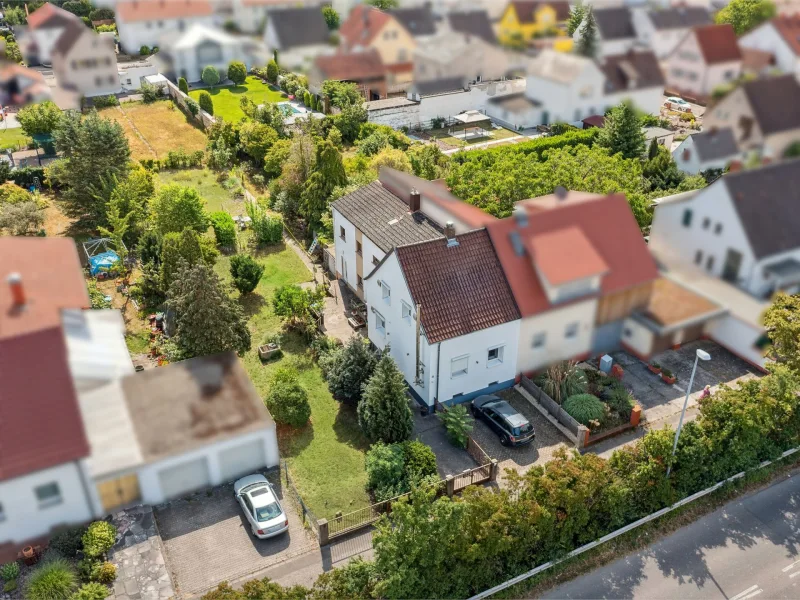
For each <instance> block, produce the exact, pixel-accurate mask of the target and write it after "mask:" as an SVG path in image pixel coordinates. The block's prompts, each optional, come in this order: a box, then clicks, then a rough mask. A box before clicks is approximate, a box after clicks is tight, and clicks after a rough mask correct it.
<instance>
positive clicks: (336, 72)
mask: <svg viewBox="0 0 800 600" xmlns="http://www.w3.org/2000/svg"><path fill="white" fill-rule="evenodd" d="M314 65H315V66H316V67H317V68H318V69H319V70H320V71H321V72H322V74H323V76H324V78H325V79H334V80H339V81H343V80H346V81H364V80H370V79H382V78H384V77H385V76H386V69H385V67H384V66H383V61H382V60H381V55H380V54H379V53H378V51H377V50H375V49H374V48H372V49H370V50H367V51H364V52H348V53H344V54H332V55H329V56H317V57H316V58H315V59H314Z"/></svg>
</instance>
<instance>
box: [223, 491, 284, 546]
mask: <svg viewBox="0 0 800 600" xmlns="http://www.w3.org/2000/svg"><path fill="white" fill-rule="evenodd" d="M233 495H234V496H235V497H236V499H237V500H238V501H239V504H240V505H241V506H242V510H243V511H244V515H245V516H246V517H247V521H248V522H249V523H250V529H252V531H253V535H254V536H256V537H257V538H260V539H262V540H263V539H266V538H271V537H274V536H276V535H280V534H282V533H283V532H284V531H286V530H287V529H289V519H288V517H287V516H286V513H285V512H283V507H282V506H281V503H280V502H278V497H277V495H276V494H275V490H274V489H273V488H272V484H271V483H270V482H269V481H267V478H266V477H264V476H263V475H248V476H247V477H242V478H241V479H238V480H236V482H235V483H234V484H233Z"/></svg>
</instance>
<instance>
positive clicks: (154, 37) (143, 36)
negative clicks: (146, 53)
mask: <svg viewBox="0 0 800 600" xmlns="http://www.w3.org/2000/svg"><path fill="white" fill-rule="evenodd" d="M215 23H216V17H215V16H214V15H207V16H191V15H189V16H185V17H182V18H180V19H160V20H152V21H151V20H147V21H127V22H126V21H125V20H123V19H120V16H119V14H117V33H118V34H119V43H120V46H122V49H123V50H124V51H125V52H126V53H128V54H139V49H140V48H141V47H142V46H147V47H148V48H152V47H153V46H161V45H162V44H163V43H164V42H165V41H169V40H171V39H176V38H178V37H180V36H181V35H183V33H184V32H185V31H188V30H189V28H190V27H191V26H192V25H196V24H199V25H208V26H212V25H214V24H215Z"/></svg>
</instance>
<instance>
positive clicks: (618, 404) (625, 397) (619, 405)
mask: <svg viewBox="0 0 800 600" xmlns="http://www.w3.org/2000/svg"><path fill="white" fill-rule="evenodd" d="M606 404H608V407H609V408H610V409H611V410H613V411H616V412H617V414H619V416H620V417H622V418H623V419H630V418H631V412H632V411H633V407H634V406H636V400H635V399H634V397H633V394H631V393H630V392H629V391H628V390H626V389H625V388H623V387H619V388H616V389H613V390H612V392H611V394H610V395H609V397H608V400H606Z"/></svg>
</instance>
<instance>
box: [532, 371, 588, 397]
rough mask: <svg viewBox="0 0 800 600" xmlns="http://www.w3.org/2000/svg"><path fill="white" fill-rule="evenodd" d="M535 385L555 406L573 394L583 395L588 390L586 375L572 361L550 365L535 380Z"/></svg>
mask: <svg viewBox="0 0 800 600" xmlns="http://www.w3.org/2000/svg"><path fill="white" fill-rule="evenodd" d="M536 383H537V384H539V387H541V388H542V391H543V392H544V393H545V394H547V395H548V396H550V397H551V398H552V399H553V401H554V402H556V404H561V403H562V402H563V401H564V400H566V399H567V398H569V397H570V396H574V395H575V394H584V393H586V390H587V389H588V382H587V381H586V373H585V372H584V370H583V369H579V368H578V366H577V364H576V363H575V362H574V361H569V362H567V361H563V362H560V363H556V364H554V365H551V366H550V367H548V369H547V371H545V372H544V373H543V374H542V375H540V376H539V377H537V378H536Z"/></svg>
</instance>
